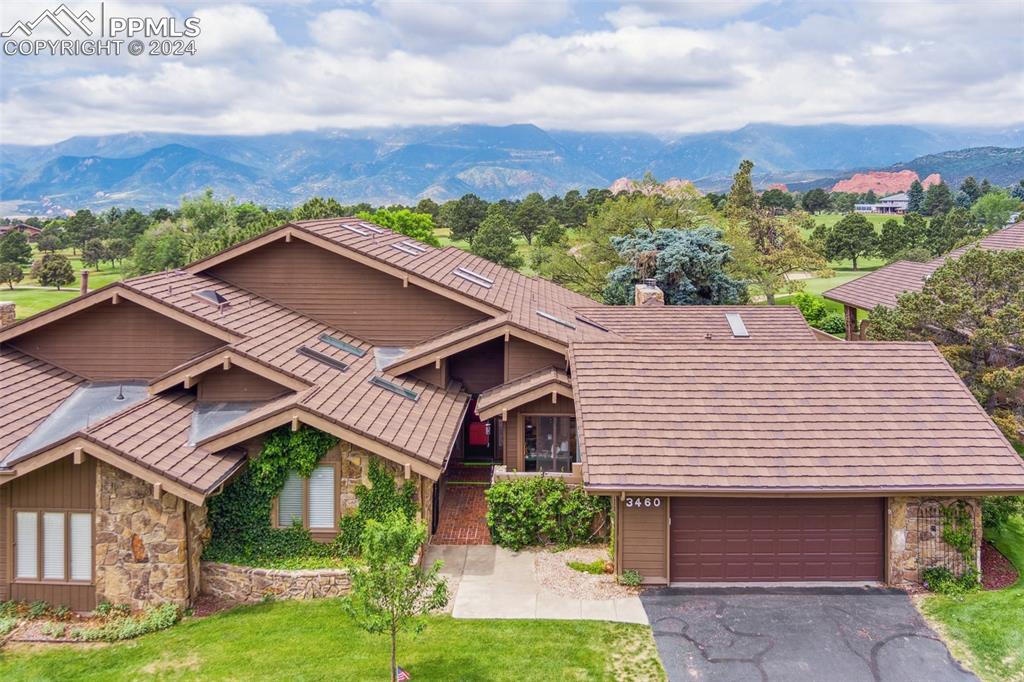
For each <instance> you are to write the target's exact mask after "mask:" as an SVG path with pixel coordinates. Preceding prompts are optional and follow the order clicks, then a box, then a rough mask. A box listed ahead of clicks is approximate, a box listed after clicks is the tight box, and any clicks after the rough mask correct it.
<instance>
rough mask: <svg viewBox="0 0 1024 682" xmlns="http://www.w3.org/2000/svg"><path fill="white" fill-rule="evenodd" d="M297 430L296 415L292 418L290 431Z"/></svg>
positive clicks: (297, 418) (297, 421)
mask: <svg viewBox="0 0 1024 682" xmlns="http://www.w3.org/2000/svg"><path fill="white" fill-rule="evenodd" d="M298 430H299V417H298V415H296V416H294V417H292V431H298Z"/></svg>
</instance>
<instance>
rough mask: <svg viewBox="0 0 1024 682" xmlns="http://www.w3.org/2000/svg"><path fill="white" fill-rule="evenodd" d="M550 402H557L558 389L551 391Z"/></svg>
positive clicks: (554, 403)
mask: <svg viewBox="0 0 1024 682" xmlns="http://www.w3.org/2000/svg"><path fill="white" fill-rule="evenodd" d="M551 404H552V405H556V404H558V391H551Z"/></svg>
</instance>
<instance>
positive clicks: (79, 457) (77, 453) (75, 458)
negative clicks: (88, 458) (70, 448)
mask: <svg viewBox="0 0 1024 682" xmlns="http://www.w3.org/2000/svg"><path fill="white" fill-rule="evenodd" d="M72 461H74V463H75V464H81V463H82V462H83V461H85V458H84V457H83V456H82V448H75V451H74V456H73V460H72Z"/></svg>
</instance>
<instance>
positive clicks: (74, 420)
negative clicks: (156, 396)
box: [8, 381, 149, 462]
mask: <svg viewBox="0 0 1024 682" xmlns="http://www.w3.org/2000/svg"><path fill="white" fill-rule="evenodd" d="M148 397H149V391H147V390H146V382H144V381H143V382H139V381H134V382H128V381H126V382H123V383H119V382H94V383H91V384H85V385H83V386H79V387H78V388H76V389H75V392H74V393H72V394H71V395H70V396H68V397H67V399H65V400H64V402H62V403H61V404H60V405H59V406H58V407H57V409H56V410H54V411H53V412H51V413H50V416H49V417H47V418H46V419H44V420H43V423H42V424H40V425H39V426H37V427H36V428H35V430H34V431H33V432H32V433H30V434H29V435H28V437H27V438H25V440H23V441H21V443H19V444H18V447H16V448H15V449H14V451H13V452H12V453H11V454H10V456H9V457H8V462H11V461H14V460H16V459H18V458H19V457H22V456H24V455H27V454H29V453H32V452H35V451H36V450H39V449H40V448H43V447H46V446H47V445H52V444H54V443H56V442H58V441H60V440H63V439H64V438H67V437H68V436H70V435H71V434H73V433H75V432H76V431H79V430H81V429H84V428H85V427H87V426H89V425H91V424H95V423H96V422H98V421H100V420H101V419H106V418H107V417H109V416H110V415H112V414H114V413H115V412H120V411H121V410H123V409H125V408H126V407H129V406H131V405H134V404H136V403H140V402H142V401H143V400H145V399H146V398H148Z"/></svg>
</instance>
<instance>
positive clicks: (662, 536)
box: [0, 219, 1024, 610]
mask: <svg viewBox="0 0 1024 682" xmlns="http://www.w3.org/2000/svg"><path fill="white" fill-rule="evenodd" d="M658 293H660V292H658V291H657V289H653V290H652V287H649V286H646V285H638V291H637V299H638V301H642V302H644V303H646V305H642V306H641V305H637V306H629V307H613V306H603V305H600V304H597V303H595V302H594V301H592V300H590V299H588V298H586V297H583V296H580V295H578V294H576V293H573V292H571V291H568V290H566V289H563V288H561V287H559V286H557V285H555V284H552V283H550V282H547V281H545V280H542V279H537V278H531V277H526V276H524V275H522V274H520V273H518V272H515V271H512V270H508V269H506V268H503V267H500V266H498V265H495V264H493V263H490V262H488V261H486V260H483V259H481V258H479V257H477V256H474V255H472V254H469V253H466V252H464V251H461V250H459V249H457V248H454V247H448V248H445V249H437V248H433V247H430V246H426V245H423V244H420V243H417V242H415V241H412V240H410V239H408V238H406V237H404V236H402V235H399V234H395V233H393V232H390V231H388V230H385V229H383V228H379V227H377V226H375V225H372V224H370V223H366V222H364V221H358V220H354V219H332V220H317V221H303V222H297V223H290V224H288V225H284V226H282V227H280V228H278V229H276V230H273V231H270V232H268V233H266V234H263V235H261V236H259V237H256V238H254V239H252V240H250V241H248V242H244V243H242V244H239V245H236V246H234V247H232V248H229V249H227V250H225V251H223V252H221V253H219V254H217V255H214V256H212V257H210V258H207V259H205V260H202V261H199V262H197V263H193V264H192V265H190V266H189V267H187V268H185V269H182V270H175V271H171V272H163V273H158V274H154V275H147V276H143V277H138V278H134V279H129V280H125V281H122V282H118V283H116V284H112V285H109V286H107V287H104V288H102V289H99V290H96V291H94V292H92V293H89V294H86V295H83V296H80V297H79V298H77V299H75V300H73V301H70V302H68V303H65V304H63V305H61V306H58V307H56V308H53V309H51V310H48V311H46V312H43V313H40V314H38V315H35V316H33V317H31V318H28V319H26V320H23V321H21V322H18V323H16V324H13V325H9V326H6V327H4V328H3V329H0V520H2V523H0V599H19V600H35V599H44V600H46V601H50V602H54V603H64V604H68V605H69V606H72V607H73V608H75V609H80V610H86V609H91V608H92V607H94V606H95V605H96V604H97V603H98V602H99V601H102V600H109V601H111V602H117V603H127V604H129V605H131V606H133V607H140V606H143V605H145V604H148V603H152V602H158V601H173V602H175V603H179V604H183V605H184V604H187V603H189V602H190V601H191V600H192V599H193V598H194V597H195V595H196V594H197V593H198V592H199V591H200V590H201V589H202V587H203V584H204V580H205V578H204V575H205V573H204V569H203V568H202V567H201V565H200V562H199V557H200V555H201V553H202V549H203V546H204V543H205V542H206V541H207V540H208V538H209V530H208V529H207V526H206V502H207V500H208V499H209V498H210V497H211V496H213V495H217V494H218V493H219V492H220V491H221V490H223V489H224V487H225V486H226V485H230V484H231V481H232V478H233V477H234V476H236V475H237V474H238V473H239V472H240V471H241V470H242V469H243V468H244V467H245V465H246V462H247V461H248V459H249V458H250V457H252V456H254V455H255V454H257V453H258V452H259V449H260V443H261V438H262V437H263V435H264V434H266V433H267V432H268V431H270V430H272V429H275V428H280V427H289V426H290V428H293V429H298V428H301V427H303V426H310V427H314V428H317V429H320V430H322V431H325V432H328V433H331V434H333V435H335V436H337V437H338V438H339V439H340V440H341V444H340V445H339V446H338V447H336V448H334V449H333V450H332V451H331V452H330V453H329V454H328V455H327V456H326V457H325V458H324V459H323V460H322V461H321V462H320V464H319V465H318V467H317V468H316V470H315V471H314V472H313V476H312V477H311V478H310V479H309V480H308V481H304V480H302V479H299V478H297V477H293V478H291V479H289V481H288V483H287V484H286V485H285V491H284V492H283V493H282V496H281V498H280V499H279V500H278V501H277V503H275V506H274V510H273V512H272V514H273V518H272V521H273V522H274V523H275V524H277V525H288V524H290V523H291V522H292V520H293V519H298V520H301V521H302V523H303V524H304V525H305V526H306V527H308V528H309V529H310V531H311V533H312V534H313V536H314V537H315V538H316V539H318V540H322V541H326V540H329V539H331V538H332V537H334V536H335V534H336V533H337V530H338V528H337V519H338V517H339V516H341V515H342V514H344V513H346V512H347V511H350V510H351V509H352V508H353V506H354V505H355V498H354V495H353V491H354V488H355V486H356V485H358V484H359V483H361V482H362V481H364V480H365V477H366V472H367V468H368V466H369V463H370V461H371V460H377V461H379V462H382V463H384V464H385V465H386V466H388V467H389V468H390V470H391V471H392V472H393V473H394V475H395V476H396V477H397V478H398V479H400V480H408V481H412V482H413V485H414V487H415V490H416V500H417V503H418V505H419V510H420V514H421V517H422V518H423V519H424V520H426V521H427V522H428V524H429V526H430V528H431V530H432V532H433V531H436V530H437V529H438V527H439V526H441V525H444V524H449V525H450V524H451V523H458V522H459V519H460V518H462V517H460V513H462V511H461V508H460V504H459V501H458V499H457V498H454V497H450V495H451V494H452V493H451V492H450V491H448V486H446V485H445V481H446V480H447V478H448V477H449V476H450V475H451V474H452V472H453V471H454V470H459V469H462V466H461V465H462V464H464V463H466V462H470V461H476V462H482V463H484V464H492V465H495V474H494V475H495V476H499V475H507V474H505V473H504V472H507V471H514V472H520V473H519V475H531V474H544V475H549V476H563V477H565V478H566V479H567V480H568V481H569V482H578V483H580V484H582V485H583V486H584V487H585V488H586V489H587V490H589V491H591V492H592V493H595V494H602V495H610V496H613V498H614V500H615V504H614V509H615V516H616V522H615V525H614V527H615V533H616V538H615V540H616V541H615V548H616V556H615V562H616V566H617V569H618V570H620V571H625V570H630V569H632V570H638V571H639V572H640V573H641V574H642V575H643V576H644V579H645V581H646V582H647V583H652V584H654V583H665V582H693V581H779V580H787V581H788V580H794V581H806V580H842V581H858V582H861V583H863V582H881V581H888V582H892V583H895V584H908V583H914V582H916V581H918V580H919V576H920V573H919V570H920V568H921V567H922V566H924V565H929V564H931V563H933V562H935V561H945V560H946V559H945V558H943V556H944V555H943V556H940V555H938V554H936V549H935V547H936V545H937V543H935V542H932V541H929V538H931V539H932V540H934V537H935V535H934V532H932V533H931V535H929V534H928V533H929V532H928V531H927V530H926V528H927V527H930V526H929V524H931V523H934V519H932V517H931V516H929V514H930V513H931V512H929V511H928V510H931V509H933V507H934V505H935V500H939V499H942V500H953V499H962V500H964V501H965V503H966V504H967V505H968V506H969V508H970V510H971V513H972V514H973V517H974V520H975V540H976V543H977V542H980V525H978V524H980V510H979V504H978V498H979V496H981V495H987V494H1007V493H1020V492H1024V464H1022V462H1021V460H1020V458H1019V457H1017V455H1016V454H1015V453H1014V452H1013V450H1012V449H1011V448H1010V447H1009V445H1008V444H1007V442H1006V441H1005V439H1003V438H1002V436H1001V435H1000V434H999V432H998V430H997V429H996V428H995V426H994V425H993V424H992V423H991V421H990V420H989V419H988V417H987V416H985V414H984V413H983V412H982V411H981V410H980V409H979V408H978V406H977V404H976V403H975V402H974V400H973V398H971V397H970V394H969V393H967V391H966V389H965V388H964V386H963V385H962V384H961V383H960V381H959V379H957V378H956V376H955V375H954V374H953V373H952V371H951V370H950V369H949V367H948V365H946V363H945V361H944V360H942V358H941V356H939V355H938V353H937V352H936V351H935V350H934V348H933V347H932V346H930V345H928V344H857V345H856V346H855V347H851V346H849V345H845V346H844V345H843V344H842V343H823V342H819V341H817V340H816V339H817V337H816V336H815V335H814V333H813V331H812V330H811V329H810V328H809V327H808V325H807V324H806V322H805V321H804V319H803V317H802V316H801V315H800V313H799V311H797V310H796V308H794V307H789V306H777V307H776V306H723V307H702V306H695V307H669V306H663V305H657V303H658V300H659V296H657V294H658ZM662 300H663V299H662ZM0 305H2V304H0ZM0 319H4V318H0ZM502 467H504V469H502ZM485 470H486V469H485ZM457 490H460V491H465V490H471V491H473V493H474V494H482V490H481V487H480V486H461V487H460V488H457ZM453 500H454V501H453ZM475 522H477V523H479V519H475Z"/></svg>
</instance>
